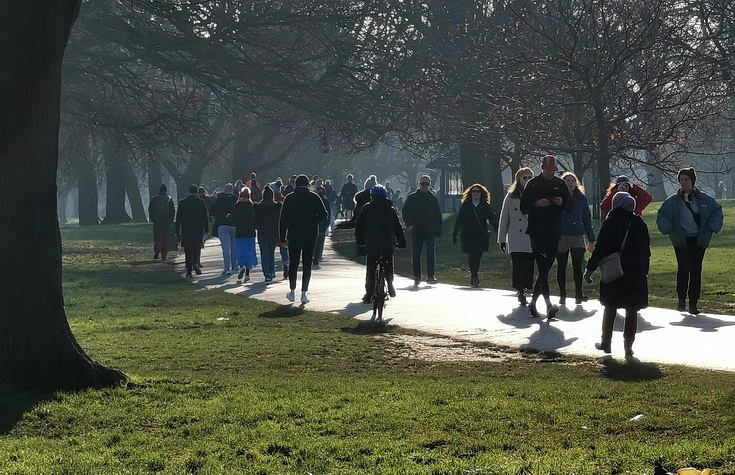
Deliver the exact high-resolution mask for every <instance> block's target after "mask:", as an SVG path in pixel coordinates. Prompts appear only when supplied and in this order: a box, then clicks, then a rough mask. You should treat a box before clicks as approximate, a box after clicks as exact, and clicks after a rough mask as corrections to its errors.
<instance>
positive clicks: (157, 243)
mask: <svg viewBox="0 0 735 475" xmlns="http://www.w3.org/2000/svg"><path fill="white" fill-rule="evenodd" d="M148 217H149V218H150V220H151V222H152V223H153V259H158V255H159V254H160V255H161V260H162V261H165V260H166V254H168V237H169V233H170V232H171V223H173V222H174V218H175V217H176V208H175V207H174V200H172V199H171V197H170V196H169V194H168V189H167V188H166V185H161V186H160V187H159V188H158V194H157V195H156V196H154V197H153V198H152V199H151V202H150V204H149V205H148Z"/></svg>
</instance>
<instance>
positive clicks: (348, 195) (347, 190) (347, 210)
mask: <svg viewBox="0 0 735 475" xmlns="http://www.w3.org/2000/svg"><path fill="white" fill-rule="evenodd" d="M354 179H355V177H354V176H352V174H349V175H347V183H345V184H344V185H342V188H341V189H340V191H339V199H340V200H341V202H342V212H343V213H344V219H352V214H353V212H354V210H355V195H356V194H357V185H355V184H354V183H353V182H352V180H354Z"/></svg>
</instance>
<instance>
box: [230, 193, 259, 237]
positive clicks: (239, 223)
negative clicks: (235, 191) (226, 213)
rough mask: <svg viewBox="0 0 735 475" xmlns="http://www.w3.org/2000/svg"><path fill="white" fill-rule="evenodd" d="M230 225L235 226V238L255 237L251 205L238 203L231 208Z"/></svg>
mask: <svg viewBox="0 0 735 475" xmlns="http://www.w3.org/2000/svg"><path fill="white" fill-rule="evenodd" d="M230 224H231V225H232V226H235V237H255V224H254V222H253V203H251V202H250V201H238V202H237V203H235V204H234V205H233V206H232V211H231V212H230Z"/></svg>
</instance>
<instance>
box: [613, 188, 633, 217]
mask: <svg viewBox="0 0 735 475" xmlns="http://www.w3.org/2000/svg"><path fill="white" fill-rule="evenodd" d="M612 207H613V209H615V208H623V209H624V210H626V211H630V212H631V213H632V212H633V211H634V210H635V198H633V197H632V196H630V194H629V193H626V192H625V191H618V192H617V193H615V195H614V196H613V199H612Z"/></svg>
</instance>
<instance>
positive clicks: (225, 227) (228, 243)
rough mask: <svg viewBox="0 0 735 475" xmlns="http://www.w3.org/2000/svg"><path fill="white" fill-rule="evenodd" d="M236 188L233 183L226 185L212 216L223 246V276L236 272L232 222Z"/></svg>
mask: <svg viewBox="0 0 735 475" xmlns="http://www.w3.org/2000/svg"><path fill="white" fill-rule="evenodd" d="M234 192H235V188H234V186H233V185H232V183H227V184H226V185H225V192H224V193H218V194H217V198H216V199H215V201H214V203H213V204H212V214H213V215H214V226H213V232H214V233H215V234H214V235H215V236H217V237H218V238H219V242H220V245H221V246H222V260H223V261H224V270H223V271H222V275H231V274H232V273H234V272H235V271H236V270H235V269H236V267H235V266H236V265H237V254H236V252H237V251H236V249H235V226H233V225H232V223H231V222H230V213H231V212H232V206H233V205H234V204H235V203H237V197H235V195H234V194H233V193H234Z"/></svg>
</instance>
